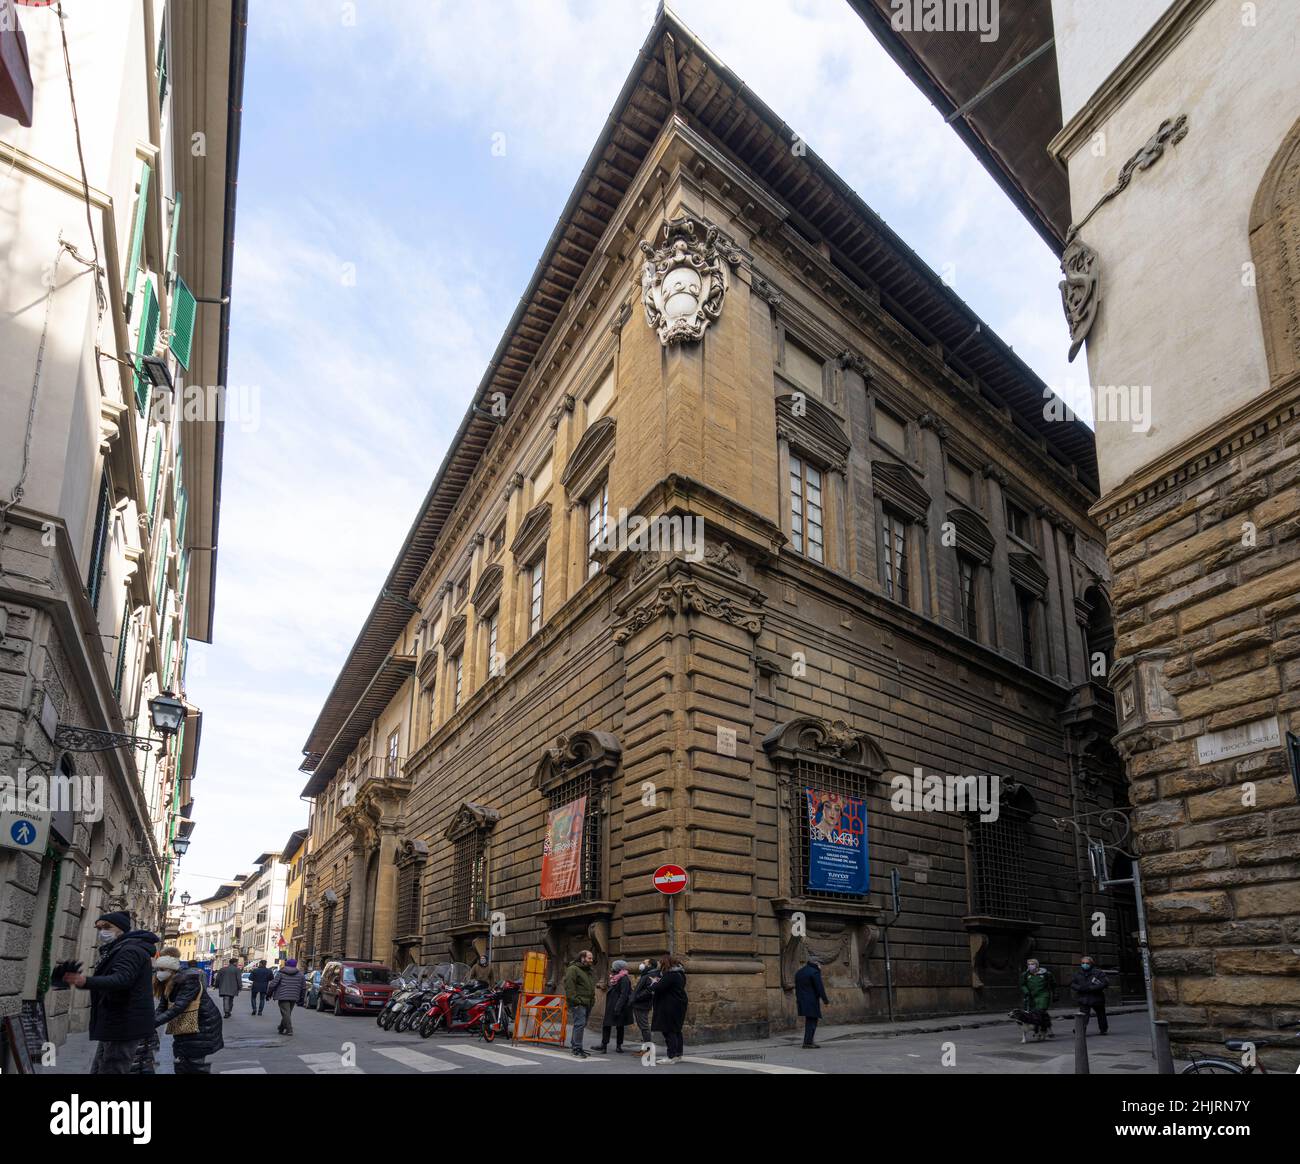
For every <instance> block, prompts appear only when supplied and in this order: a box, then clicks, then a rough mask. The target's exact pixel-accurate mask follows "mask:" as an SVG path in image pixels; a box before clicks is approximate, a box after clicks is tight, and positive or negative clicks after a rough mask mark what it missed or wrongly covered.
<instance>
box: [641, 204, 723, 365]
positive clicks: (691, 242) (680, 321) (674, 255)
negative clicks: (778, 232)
mask: <svg viewBox="0 0 1300 1164" xmlns="http://www.w3.org/2000/svg"><path fill="white" fill-rule="evenodd" d="M657 243H658V245H656V246H651V245H650V244H649V243H648V242H642V243H641V251H642V253H643V254H644V255H645V256H646V260H645V262H644V263H643V264H642V266H641V303H642V306H644V307H645V318H646V323H648V324H649V325H650V326H651V327H652V328H654V329H655V331H656V332H657V333H658V335H659V342H660V343H661V344H662V345H663V346H664V347H667V346H668V345H669V344H673V343H680V342H682V341H696V340H700V339H702V338H703V337H704V330H705V328H707V327H708V326H709V324H710V323H713V322H714V321H715V320H716V319H717V318H718V316H719V315H721V314H722V300H723V298H724V297H725V296H726V294H727V264H730V265H731V266H733V267H734V266H736V265H737V264H738V263H739V262H740V257H741V256H740V251H739V250H737V249H736V246H735V244H733V243H732V242H731V241H730V240H729V239H728V238H727V237H726V236H725V235H723V234H722V233H721V232H719V230H718V228H717V227H716V226H709V225H708V224H707V223H705V222H702V221H701V220H700V219H698V218H696V217H695V216H694V215H691V214H682V215H679V216H678V217H677V218H673V219H670V220H668V221H667V222H665V223H664V224H663V225H662V226H661V227H660V229H659V233H658V236H657Z"/></svg>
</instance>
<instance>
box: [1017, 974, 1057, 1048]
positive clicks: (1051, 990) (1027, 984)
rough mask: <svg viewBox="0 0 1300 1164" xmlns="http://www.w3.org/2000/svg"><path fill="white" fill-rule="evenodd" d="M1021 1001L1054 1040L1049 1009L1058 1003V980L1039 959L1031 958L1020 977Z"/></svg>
mask: <svg viewBox="0 0 1300 1164" xmlns="http://www.w3.org/2000/svg"><path fill="white" fill-rule="evenodd" d="M1020 999H1021V1002H1023V1003H1024V1007H1025V1010H1028V1011H1033V1012H1035V1014H1036V1017H1037V1018H1038V1020H1039V1023H1040V1025H1041V1026H1042V1029H1043V1032H1044V1033H1045V1034H1046V1035H1047V1037H1048V1038H1049V1039H1050V1038H1053V1037H1054V1032H1053V1030H1052V1015H1051V1012H1050V1011H1049V1010H1048V1007H1050V1006H1051V1005H1052V1003H1054V1002H1055V1001H1056V979H1055V978H1054V977H1053V976H1052V972H1051V971H1050V970H1049V969H1047V967H1046V966H1044V965H1042V964H1041V963H1040V962H1039V961H1038V959H1037V958H1030V959H1029V961H1028V962H1027V963H1026V964H1025V972H1024V973H1023V974H1022V975H1021V976H1020Z"/></svg>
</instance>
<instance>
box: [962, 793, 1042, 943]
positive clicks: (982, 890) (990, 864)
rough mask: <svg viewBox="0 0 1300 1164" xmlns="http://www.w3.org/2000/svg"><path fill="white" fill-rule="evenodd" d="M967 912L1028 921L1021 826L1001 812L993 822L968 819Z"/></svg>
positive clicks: (1020, 820) (1015, 817)
mask: <svg viewBox="0 0 1300 1164" xmlns="http://www.w3.org/2000/svg"><path fill="white" fill-rule="evenodd" d="M966 835H967V844H968V846H969V851H970V870H971V893H970V896H971V903H970V904H971V912H972V913H975V914H979V915H981V916H988V917H1005V918H1012V919H1014V920H1019V921H1023V920H1026V919H1028V917H1029V901H1028V897H1027V896H1026V893H1025V822H1024V820H1023V818H1021V817H1020V816H1019V815H1018V814H1014V813H1011V812H1008V811H1005V810H1004V811H1002V812H1001V813H999V815H998V819H997V820H993V821H981V820H980V819H979V818H978V817H971V818H969V819H968V822H967V828H966Z"/></svg>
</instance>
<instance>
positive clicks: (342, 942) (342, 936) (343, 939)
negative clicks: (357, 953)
mask: <svg viewBox="0 0 1300 1164" xmlns="http://www.w3.org/2000/svg"><path fill="white" fill-rule="evenodd" d="M351 904H352V894H350V893H345V894H344V895H343V908H342V909H341V910H339V932H338V933H337V934H336V935H335V940H334V948H335V949H336V950H337V951H338V952H339V954H340V955H341V956H343V957H345V958H346V957H347V954H348V909H349V907H350V906H351Z"/></svg>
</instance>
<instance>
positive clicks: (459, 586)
mask: <svg viewBox="0 0 1300 1164" xmlns="http://www.w3.org/2000/svg"><path fill="white" fill-rule="evenodd" d="M468 597H469V571H468V570H466V571H465V576H464V577H463V578H462V579H461V580H460V581H459V582H457V583H456V605H457V606H459V605H460V604H461V603H462V602H464V601H465V599H467V598H468Z"/></svg>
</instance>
